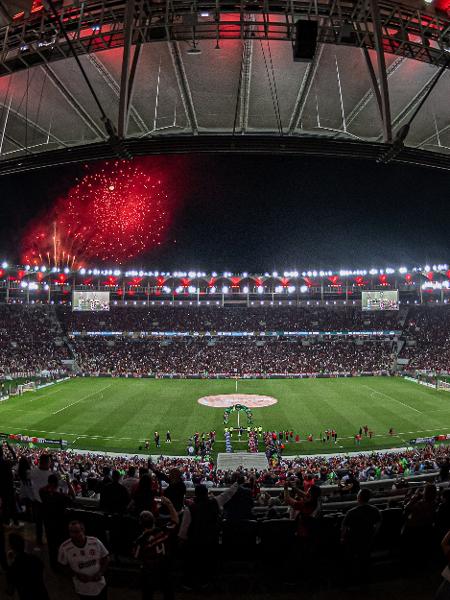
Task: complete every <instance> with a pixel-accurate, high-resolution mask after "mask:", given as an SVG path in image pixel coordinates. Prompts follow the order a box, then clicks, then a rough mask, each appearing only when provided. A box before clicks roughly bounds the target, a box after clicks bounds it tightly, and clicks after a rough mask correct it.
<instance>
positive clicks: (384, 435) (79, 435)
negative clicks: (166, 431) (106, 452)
mask: <svg viewBox="0 0 450 600" xmlns="http://www.w3.org/2000/svg"><path fill="white" fill-rule="evenodd" d="M15 429H17V428H15ZM21 430H22V431H35V432H36V433H52V434H55V435H58V436H62V435H70V436H76V439H78V438H87V439H89V440H125V441H126V440H132V441H140V440H136V438H131V437H120V438H119V437H116V436H115V435H111V436H104V435H86V434H83V433H73V432H72V433H69V432H68V431H47V430H44V429H32V428H30V427H28V428H27V427H21ZM441 430H442V431H449V430H450V427H441ZM432 431H436V429H435V428H434V429H419V430H417V431H401V432H399V433H395V434H394V435H393V436H389V434H387V433H376V434H375V435H374V436H373V437H374V438H377V437H378V438H390V437H396V438H400V439H402V438H401V436H402V435H408V434H413V433H414V434H417V433H429V432H432ZM353 439H355V437H354V436H353V435H350V436H343V437H339V438H338V440H339V441H341V440H353ZM363 439H368V438H363ZM179 441H181V440H179V439H177V438H172V442H179ZM216 441H217V442H222V443H224V442H225V440H224V439H219V438H216ZM306 441H307V440H306V439H303V440H301V442H300V443H304V442H306ZM316 441H319V438H317V439H316ZM403 441H404V440H403ZM71 443H72V444H73V443H74V442H71ZM233 443H239V444H247V443H248V441H247V440H238V439H233ZM289 443H290V444H295V443H296V442H289ZM330 447H332V446H325V448H330ZM337 447H338V448H343V446H337ZM375 450H376V449H375ZM392 450H395V447H393V448H392ZM364 451H366V450H364ZM327 454H329V453H327ZM317 456H320V453H317Z"/></svg>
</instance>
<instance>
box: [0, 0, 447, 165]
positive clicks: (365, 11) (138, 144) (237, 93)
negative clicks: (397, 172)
mask: <svg viewBox="0 0 450 600" xmlns="http://www.w3.org/2000/svg"><path fill="white" fill-rule="evenodd" d="M449 8H450V3H449V2H448V0H433V1H432V2H431V3H430V4H427V3H425V2H424V1H422V0H407V1H405V2H404V3H400V2H396V1H395V0H350V1H345V0H334V1H333V2H329V1H324V0H317V1H315V2H304V1H302V0H247V1H244V0H242V1H241V2H234V1H232V0H208V1H204V0H196V1H194V2H193V1H192V0H189V1H187V0H128V1H125V0H122V1H120V0H46V2H44V3H43V0H35V1H34V2H32V0H12V1H8V2H6V1H5V0H1V1H0V41H1V50H0V75H1V77H0V173H3V174H5V173H12V172H18V171H23V170H29V169H34V168H38V167H42V166H46V165H57V164H64V163H69V162H76V161H85V160H90V159H110V158H113V157H116V156H119V157H125V158H126V157H130V156H139V155H147V154H152V153H169V152H174V153H175V152H176V153H180V152H212V151H214V152H224V153H225V152H235V151H237V152H253V153H255V152H261V153H275V152H280V153H282V152H288V153H293V154H317V155H323V156H335V155H337V156H350V157H361V158H364V157H366V158H371V159H375V160H379V161H394V162H401V163H402V162H406V163H413V164H422V165H430V166H435V167H440V168H444V169H448V168H450V153H449V149H450V124H449V123H450V103H449V102H448V98H449V92H450V77H449V73H448V69H447V67H448V65H449V59H450V53H449V49H450V18H449V10H448V9H449ZM23 9H25V11H24V12H22V10H23ZM30 9H31V10H30ZM300 19H303V20H315V21H317V23H318V38H317V47H316V52H315V55H314V58H313V60H311V61H310V62H303V63H302V62H294V61H293V52H292V45H293V41H294V36H295V23H296V21H298V20H300ZM77 60H78V61H79V63H80V65H81V67H82V69H83V71H84V73H85V74H86V76H87V80H85V79H84V78H83V74H82V71H81V69H80V68H79V65H78V64H77V62H76V61H77ZM438 75H439V80H438V81H437V83H436V78H437V76H438ZM87 81H88V82H89V84H90V85H91V86H92V89H91V90H89V88H88V84H87ZM434 83H436V85H435V87H433V89H432V92H431V93H430V95H429V96H428V92H429V91H430V86H433V85H434ZM92 92H93V93H92ZM423 101H424V105H423V106H421V103H422V102H423ZM416 110H417V111H418V112H417V114H415V111H416ZM412 117H414V118H413V121H412V123H411V126H410V128H409V130H408V129H407V128H405V126H406V125H407V124H408V123H409V121H410V119H411V118H412Z"/></svg>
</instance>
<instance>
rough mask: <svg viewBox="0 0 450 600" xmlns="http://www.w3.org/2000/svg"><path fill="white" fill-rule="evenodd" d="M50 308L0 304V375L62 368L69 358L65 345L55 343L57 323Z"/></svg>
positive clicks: (57, 332) (33, 372) (57, 331)
mask: <svg viewBox="0 0 450 600" xmlns="http://www.w3.org/2000/svg"><path fill="white" fill-rule="evenodd" d="M52 315H53V316H54V313H53V312H52V308H51V307H47V306H21V305H15V304H0V377H2V376H5V375H11V374H24V375H26V374H32V375H34V374H36V373H40V372H42V371H58V370H63V365H62V363H61V360H63V359H66V358H70V355H69V350H68V348H67V347H66V346H65V344H64V343H63V342H62V341H61V343H57V340H56V339H55V338H58V334H59V330H58V322H57V321H56V324H55V321H54V320H52Z"/></svg>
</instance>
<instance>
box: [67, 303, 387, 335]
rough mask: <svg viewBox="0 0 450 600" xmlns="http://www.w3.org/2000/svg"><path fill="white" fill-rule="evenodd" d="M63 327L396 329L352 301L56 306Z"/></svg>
mask: <svg viewBox="0 0 450 600" xmlns="http://www.w3.org/2000/svg"><path fill="white" fill-rule="evenodd" d="M57 310H58V317H59V318H60V320H61V323H62V324H63V326H64V328H65V330H66V331H68V332H71V331H136V332H138V331H191V332H195V331H197V332H204V331H313V330H314V331H317V330H319V331H341V330H349V331H352V330H353V331H361V330H364V329H366V330H371V329H376V330H380V329H384V330H396V329H397V328H398V315H397V314H396V313H392V312H384V313H380V312H378V313H377V312H372V313H367V312H365V313H363V312H361V309H360V308H355V307H341V306H340V307H332V306H330V307H314V306H311V307H294V306H292V307H290V306H257V307H253V306H250V307H226V306H225V307H220V306H219V307H216V306H201V307H196V306H193V307H184V306H180V307H173V306H154V307H152V306H150V307H148V306H146V307H142V306H111V309H110V310H109V312H102V313H100V314H98V313H91V312H71V311H70V308H69V307H57Z"/></svg>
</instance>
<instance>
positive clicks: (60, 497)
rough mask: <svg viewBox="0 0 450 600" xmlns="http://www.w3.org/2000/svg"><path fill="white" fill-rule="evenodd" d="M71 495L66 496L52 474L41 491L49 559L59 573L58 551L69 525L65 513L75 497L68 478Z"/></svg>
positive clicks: (55, 476)
mask: <svg viewBox="0 0 450 600" xmlns="http://www.w3.org/2000/svg"><path fill="white" fill-rule="evenodd" d="M66 484H67V487H68V491H69V494H64V493H63V492H62V491H61V490H60V489H59V485H60V482H59V480H58V476H57V475H55V473H52V474H51V475H49V476H48V484H47V485H46V486H45V487H43V488H41V489H40V490H39V496H40V499H41V503H42V520H43V523H44V527H45V535H46V537H47V545H48V557H49V560H50V565H51V567H52V569H53V570H54V571H58V569H59V564H58V549H59V547H60V545H61V544H62V543H63V541H64V540H65V539H66V538H67V525H66V516H65V511H66V508H68V507H69V506H70V505H71V504H72V500H71V497H72V498H73V497H75V493H74V491H73V488H72V485H71V484H70V480H69V478H68V477H67V478H66Z"/></svg>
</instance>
